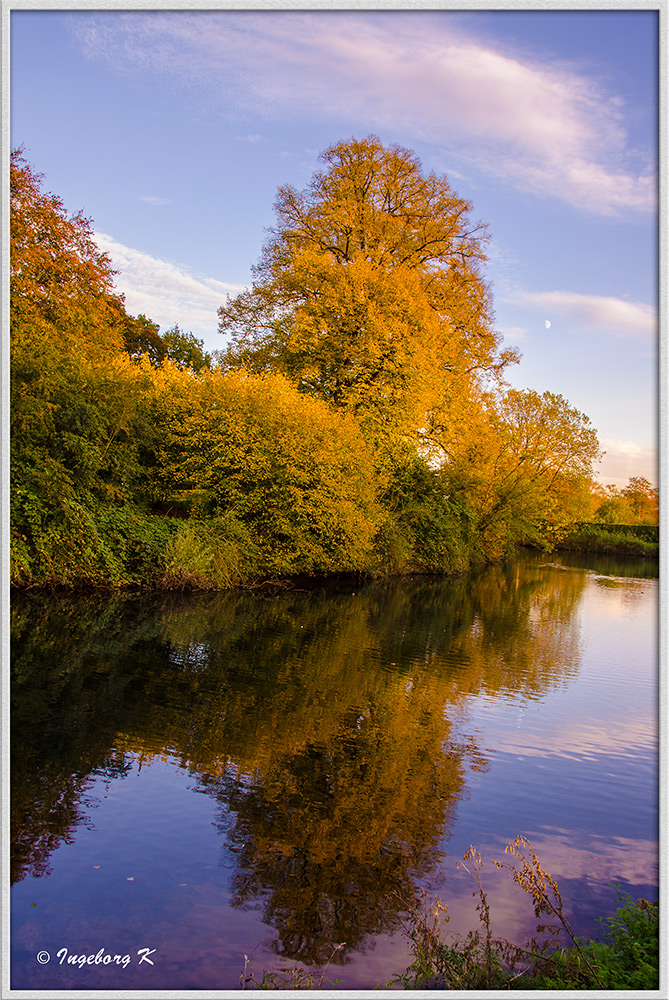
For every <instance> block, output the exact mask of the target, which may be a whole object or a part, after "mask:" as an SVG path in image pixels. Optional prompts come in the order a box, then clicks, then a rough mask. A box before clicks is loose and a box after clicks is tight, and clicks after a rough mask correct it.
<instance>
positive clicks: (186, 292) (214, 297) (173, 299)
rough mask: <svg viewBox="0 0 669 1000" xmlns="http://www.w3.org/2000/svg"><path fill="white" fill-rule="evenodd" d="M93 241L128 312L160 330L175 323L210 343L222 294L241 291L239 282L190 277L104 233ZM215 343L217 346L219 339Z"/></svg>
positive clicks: (212, 342)
mask: <svg viewBox="0 0 669 1000" xmlns="http://www.w3.org/2000/svg"><path fill="white" fill-rule="evenodd" d="M95 241H96V243H97V244H98V246H99V247H100V249H101V250H103V251H104V252H105V253H107V254H109V257H110V259H111V261H112V265H113V266H114V268H115V269H116V270H117V271H119V274H117V275H115V283H116V289H117V291H119V292H122V293H123V294H124V295H125V302H126V308H127V310H128V312H130V313H131V314H132V315H134V316H137V315H139V313H143V314H144V315H145V316H148V317H149V319H152V320H153V321H154V322H155V323H158V324H159V325H160V328H161V330H162V332H163V333H165V331H166V330H168V329H169V328H170V327H172V326H174V324H175V323H178V324H179V326H180V327H181V329H182V330H187V331H192V332H193V333H194V334H196V335H197V336H198V337H201V338H202V337H204V338H205V340H206V341H207V343H206V346H208V347H210V346H215V341H214V340H213V336H214V334H215V333H216V331H217V329H218V317H217V310H218V308H219V306H221V305H223V304H224V302H225V300H226V297H227V296H228V295H235V294H236V293H237V292H240V291H242V289H243V288H244V286H243V285H233V284H230V283H228V282H225V281H218V280H217V279H216V278H206V277H205V278H203V277H194V276H193V275H192V274H189V273H188V271H186V270H185V269H184V268H183V267H180V266H179V265H177V264H174V263H172V262H171V261H168V260H161V259H159V258H157V257H152V256H151V254H148V253H145V252H144V251H142V250H135V249H133V248H131V247H127V246H124V245H123V244H122V243H119V242H118V241H117V240H115V239H114V238H113V237H112V236H108V235H106V234H105V233H96V234H95ZM219 346H221V347H222V346H223V342H222V340H221V344H220V345H219Z"/></svg>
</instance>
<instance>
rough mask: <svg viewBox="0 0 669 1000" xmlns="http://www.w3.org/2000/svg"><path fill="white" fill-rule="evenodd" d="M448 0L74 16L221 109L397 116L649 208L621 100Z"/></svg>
mask: <svg viewBox="0 0 669 1000" xmlns="http://www.w3.org/2000/svg"><path fill="white" fill-rule="evenodd" d="M449 15H450V12H445V13H444V12H442V13H441V14H434V13H432V12H420V13H412V12H405V11H401V12H397V11H393V12H390V11H387V12H385V11H384V12H375V13H373V14H370V13H368V12H356V13H351V12H346V11H318V12H301V11H294V12H280V11H264V12H257V11H218V12H205V11H201V12H189V11H178V12H177V11H175V12H155V13H149V14H145V13H142V14H136V13H126V12H121V11H119V12H113V13H104V14H91V15H84V16H82V15H75V16H74V20H73V24H74V30H75V32H76V34H77V36H78V38H79V40H80V43H81V45H82V47H83V48H84V50H85V52H86V53H87V54H88V55H89V56H90V57H91V58H101V59H106V60H107V61H108V62H109V63H110V64H112V65H113V66H114V67H115V68H116V69H117V70H119V71H121V72H125V73H128V72H131V71H133V70H134V71H141V70H143V71H149V72H152V73H158V74H161V76H162V77H163V79H171V81H172V86H174V87H176V88H180V89H182V90H189V91H190V94H191V99H192V95H193V93H194V92H195V91H200V92H203V93H204V94H205V95H206V102H207V103H208V105H209V106H210V107H211V106H214V105H215V106H217V107H218V109H219V110H220V111H222V112H224V113H227V114H238V115H241V116H243V115H244V114H248V113H250V112H252V113H254V114H255V115H256V116H258V115H259V116H263V117H265V118H277V117H283V118H294V117H295V116H296V115H300V116H301V117H302V118H303V119H304V118H305V117H307V116H309V115H311V116H312V117H318V118H319V119H323V118H324V117H328V118H330V119H332V120H333V122H340V123H341V122H345V123H346V127H348V128H350V126H351V123H356V122H357V123H358V124H359V125H361V126H362V127H363V128H364V129H365V130H366V131H369V129H370V127H371V128H379V129H382V128H384V127H390V128H393V129H396V128H397V127H398V126H399V127H401V128H402V129H403V130H404V131H405V133H406V134H407V136H409V137H411V136H414V137H419V138H420V139H427V140H429V141H430V142H432V143H434V144H435V145H437V146H441V148H442V151H443V153H444V154H448V155H449V157H451V158H454V159H457V160H460V162H462V163H464V164H468V165H469V166H470V167H471V168H473V169H478V170H481V171H484V172H485V173H486V174H488V175H494V176H496V177H497V178H499V179H500V180H502V181H504V182H506V183H509V184H512V185H515V186H517V187H519V188H521V189H523V190H524V191H526V192H528V191H529V192H534V193H535V194H537V195H541V196H543V197H545V196H553V197H555V198H558V199H561V200H563V201H566V202H568V203H570V204H571V205H573V206H575V207H577V208H579V209H583V210H586V211H588V212H591V213H601V214H611V213H615V212H618V211H620V210H648V209H651V208H652V207H653V206H654V204H655V199H656V185H655V178H654V176H653V172H652V169H651V168H650V166H649V164H650V162H651V157H650V153H649V152H648V154H647V156H646V158H645V160H643V161H642V162H639V159H638V157H637V156H636V155H635V154H633V151H632V150H631V148H630V146H629V142H628V138H627V134H626V129H625V121H624V108H623V106H622V102H621V100H620V99H619V98H618V97H617V96H616V95H615V94H612V93H608V92H606V91H605V90H604V89H603V88H602V87H601V86H600V84H599V83H598V82H597V81H596V80H595V79H593V78H592V77H589V76H587V75H585V74H583V73H582V72H577V71H576V70H573V69H569V68H566V67H565V66H558V65H557V64H555V63H553V64H550V65H547V64H543V63H540V62H537V61H531V60H530V59H529V58H514V57H512V56H511V55H509V54H507V53H504V52H502V51H496V50H495V49H494V48H492V47H491V45H490V43H489V42H486V43H482V42H480V41H479V40H477V39H476V38H475V37H474V36H472V35H471V34H469V35H466V34H464V33H463V32H462V30H461V28H460V27H459V26H458V24H457V22H456V21H454V20H453V19H452V17H451V16H449Z"/></svg>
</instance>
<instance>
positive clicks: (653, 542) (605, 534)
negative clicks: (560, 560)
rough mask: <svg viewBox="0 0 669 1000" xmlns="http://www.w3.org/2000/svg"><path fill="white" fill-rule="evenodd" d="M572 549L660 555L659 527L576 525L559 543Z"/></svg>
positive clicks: (650, 555) (631, 554)
mask: <svg viewBox="0 0 669 1000" xmlns="http://www.w3.org/2000/svg"><path fill="white" fill-rule="evenodd" d="M557 547H558V548H560V549H564V550H566V551H571V552H606V553H612V554H614V555H620V556H645V557H649V558H657V557H658V555H659V549H660V546H659V538H658V530H657V528H655V527H654V526H653V525H615V524H596V523H590V524H579V525H577V526H576V528H575V530H573V531H570V532H568V533H567V534H566V535H565V536H564V537H562V538H561V539H560V541H559V543H558V546H557Z"/></svg>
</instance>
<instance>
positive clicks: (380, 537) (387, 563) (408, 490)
mask: <svg viewBox="0 0 669 1000" xmlns="http://www.w3.org/2000/svg"><path fill="white" fill-rule="evenodd" d="M385 478H386V481H387V485H386V488H385V490H384V493H383V496H382V501H381V502H382V505H383V508H384V510H385V511H386V512H387V513H386V517H385V519H384V521H383V523H382V524H381V526H380V528H379V531H378V532H377V536H376V539H375V546H374V556H375V560H376V562H375V569H376V571H377V572H379V573H381V574H385V575H394V574H398V573H407V572H418V573H444V572H460V571H462V570H464V569H466V568H467V566H468V565H469V558H470V552H469V551H468V550H467V545H466V541H465V538H464V533H463V530H462V524H461V521H460V518H459V512H458V510H457V508H456V507H455V506H454V505H453V503H452V500H451V498H450V497H449V496H448V493H447V490H446V487H445V483H444V478H443V475H442V474H441V473H440V472H439V471H437V470H435V469H433V468H431V467H430V465H429V464H428V463H427V462H426V461H425V459H423V458H420V457H419V456H418V455H416V453H415V452H413V451H412V450H410V449H405V450H404V451H403V452H402V451H400V452H397V451H396V453H395V456H394V458H393V460H392V461H390V462H389V463H387V468H386V472H385Z"/></svg>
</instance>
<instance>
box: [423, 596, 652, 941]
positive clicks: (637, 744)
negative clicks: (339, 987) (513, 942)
mask: <svg viewBox="0 0 669 1000" xmlns="http://www.w3.org/2000/svg"><path fill="white" fill-rule="evenodd" d="M657 593H658V583H657V581H656V580H642V581H630V580H624V579H623V580H609V579H607V578H596V577H593V576H589V577H588V580H587V586H586V588H585V590H584V592H583V595H582V599H581V602H580V604H579V607H578V611H577V619H576V622H575V623H574V629H575V630H577V631H578V637H579V649H580V664H579V669H578V671H577V673H576V674H575V675H574V676H572V677H571V678H570V682H569V684H568V685H566V686H562V687H559V688H557V689H556V690H554V691H552V692H551V693H550V697H549V698H543V697H539V698H530V699H527V698H523V697H522V696H521V697H519V698H517V699H515V700H514V701H513V702H509V701H508V700H503V699H496V698H494V697H483V698H481V697H479V698H477V699H472V703H471V704H470V711H469V714H468V724H469V725H471V726H472V728H473V731H474V732H475V735H476V738H477V741H478V743H479V745H480V746H481V747H482V748H488V752H487V756H488V759H489V762H490V767H489V770H488V771H486V772H479V773H470V775H469V776H468V781H467V785H468V789H469V795H468V796H467V797H466V799H465V800H464V801H462V802H461V803H460V805H459V808H458V817H457V820H456V823H455V824H454V827H453V829H452V831H451V837H450V838H449V841H448V843H447V844H446V845H445V847H446V849H447V851H448V854H449V856H450V858H451V859H452V860H453V864H455V860H456V859H457V858H458V857H459V856H461V855H462V853H464V851H466V849H467V847H468V846H469V844H470V843H474V844H475V845H476V846H477V847H478V848H479V850H480V851H481V854H482V855H483V857H484V860H485V859H489V861H490V864H489V865H486V886H488V887H489V889H490V897H489V902H490V903H491V907H492V911H493V917H494V920H495V926H496V928H497V932H498V933H502V934H506V935H508V936H510V937H513V935H514V933H515V934H517V935H518V936H520V937H522V935H523V934H524V933H529V931H530V929H531V927H532V926H533V925H532V913H531V906H528V900H527V899H526V898H525V897H524V895H523V894H522V893H521V892H520V890H515V889H513V888H511V889H510V888H509V886H508V884H507V880H506V877H505V876H503V875H502V876H500V873H498V872H495V871H494V869H493V866H492V860H493V859H497V860H501V858H502V852H503V850H504V847H505V845H506V843H508V842H509V841H510V840H512V839H513V838H514V837H515V835H516V834H518V833H523V834H524V835H525V836H527V837H528V839H529V840H530V841H531V843H532V845H533V847H534V849H535V851H536V852H537V854H538V856H539V858H540V859H543V860H544V863H545V865H546V867H547V868H548V870H549V871H550V872H551V874H552V875H553V876H554V877H556V878H557V880H558V884H559V885H560V887H561V891H562V895H563V900H564V901H565V902H566V903H567V904H568V905H567V910H568V911H569V912H570V914H571V919H572V921H573V923H574V925H575V929H576V930H577V933H582V934H587V935H593V934H599V933H600V932H601V929H600V928H599V927H598V926H593V921H594V920H595V919H597V918H599V917H601V916H602V913H603V910H604V909H605V908H608V910H607V912H612V906H611V901H612V899H613V897H614V895H615V890H614V889H612V888H611V885H610V884H611V883H616V884H621V885H622V886H623V888H625V889H631V887H633V886H639V887H641V894H643V893H644V892H645V891H646V890H647V891H648V893H649V894H651V895H652V894H653V891H654V893H655V895H654V896H653V898H655V897H656V895H657V891H656V890H653V889H652V886H653V885H656V884H657V877H658V848H657V835H658V814H657V787H658V786H657V775H658V757H657V654H656V649H657V642H656V631H657ZM567 819H568V826H566V827H565V820H567ZM440 883H441V884H440ZM433 886H434V891H435V892H436V894H437V895H439V896H440V897H442V898H448V899H450V900H451V901H453V900H454V899H457V900H458V902H459V903H462V904H463V907H462V909H460V910H458V909H457V908H456V910H455V912H454V909H453V906H452V903H451V922H450V924H449V927H450V928H451V929H452V930H453V931H458V932H462V933H464V932H466V931H467V929H468V927H467V919H468V917H467V916H466V909H467V908H466V906H464V903H465V900H466V898H467V894H468V892H469V891H471V889H473V885H472V886H471V887H470V885H469V883H468V882H465V881H464V880H463V879H462V877H460V876H453V877H451V876H449V875H446V876H444V878H443V880H441V879H439V878H437V879H436V880H434V882H433ZM469 916H470V917H472V920H475V918H476V915H475V914H473V916H472V914H470V915H469Z"/></svg>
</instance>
